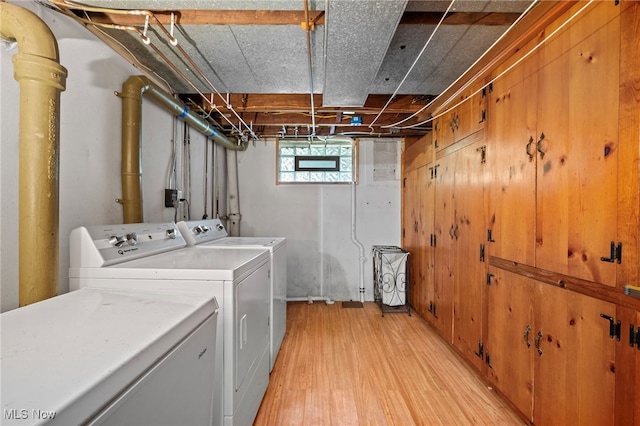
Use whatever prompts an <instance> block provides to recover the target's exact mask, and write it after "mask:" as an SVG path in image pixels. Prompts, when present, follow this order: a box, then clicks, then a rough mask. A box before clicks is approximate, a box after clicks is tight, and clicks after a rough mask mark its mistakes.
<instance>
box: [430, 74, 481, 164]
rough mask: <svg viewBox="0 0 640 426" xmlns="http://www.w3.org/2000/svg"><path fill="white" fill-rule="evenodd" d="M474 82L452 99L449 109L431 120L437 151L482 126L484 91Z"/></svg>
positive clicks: (479, 84)
mask: <svg viewBox="0 0 640 426" xmlns="http://www.w3.org/2000/svg"><path fill="white" fill-rule="evenodd" d="M482 86H483V84H481V83H476V84H474V85H472V86H471V87H470V88H469V89H467V90H465V91H464V92H462V94H461V95H460V96H458V97H457V98H456V99H454V100H452V102H451V103H450V105H451V107H449V108H450V110H448V109H445V110H444V111H443V114H442V116H440V117H438V118H436V119H435V120H434V121H433V133H434V136H433V138H434V145H435V149H436V150H437V151H439V150H442V149H444V148H447V147H449V146H450V145H452V144H454V143H456V142H459V141H461V140H463V139H465V138H466V137H468V136H469V135H471V134H473V133H475V132H477V131H480V130H482V129H483V128H484V122H485V120H486V114H487V111H486V91H485V90H481V89H482Z"/></svg>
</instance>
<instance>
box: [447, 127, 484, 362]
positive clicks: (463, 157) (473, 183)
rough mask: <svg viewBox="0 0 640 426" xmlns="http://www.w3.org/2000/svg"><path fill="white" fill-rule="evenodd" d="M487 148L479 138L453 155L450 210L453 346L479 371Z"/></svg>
mask: <svg viewBox="0 0 640 426" xmlns="http://www.w3.org/2000/svg"><path fill="white" fill-rule="evenodd" d="M487 149H488V147H487V145H486V144H485V142H484V140H483V139H482V138H480V140H479V141H478V142H475V143H473V144H471V145H469V146H466V147H464V148H462V149H460V150H459V151H457V152H456V153H455V154H454V155H455V161H456V168H455V172H454V181H455V189H454V200H453V202H454V206H453V220H452V223H453V226H454V228H453V232H452V234H453V241H452V242H453V245H454V249H453V269H454V282H453V285H454V295H453V344H454V346H455V347H456V348H457V349H458V350H459V351H460V353H461V354H462V355H463V356H464V357H465V358H466V359H467V360H469V362H471V363H472V364H473V365H474V366H475V367H476V368H477V369H478V370H480V369H481V367H482V358H481V356H480V351H481V349H480V345H481V342H482V320H483V296H484V294H483V289H484V287H485V281H486V268H485V265H486V263H485V259H486V256H485V243H486V231H487V223H486V217H485V211H486V209H485V205H484V204H485V196H484V181H485V173H486V171H487V164H486V156H487V155H488V152H487Z"/></svg>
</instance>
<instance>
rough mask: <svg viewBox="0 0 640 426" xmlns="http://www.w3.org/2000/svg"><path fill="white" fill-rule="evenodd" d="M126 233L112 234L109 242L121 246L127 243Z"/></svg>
mask: <svg viewBox="0 0 640 426" xmlns="http://www.w3.org/2000/svg"><path fill="white" fill-rule="evenodd" d="M125 241H126V240H125V238H124V235H112V236H111V237H109V244H111V245H112V246H115V247H120V246H122V245H123V244H124V243H125Z"/></svg>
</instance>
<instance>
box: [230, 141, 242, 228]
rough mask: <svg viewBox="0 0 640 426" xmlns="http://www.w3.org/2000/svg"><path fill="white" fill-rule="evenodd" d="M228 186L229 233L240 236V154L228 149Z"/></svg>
mask: <svg viewBox="0 0 640 426" xmlns="http://www.w3.org/2000/svg"><path fill="white" fill-rule="evenodd" d="M227 187H228V196H229V235H230V236H232V237H238V236H240V201H239V192H240V188H239V184H238V154H237V153H236V151H231V150H227Z"/></svg>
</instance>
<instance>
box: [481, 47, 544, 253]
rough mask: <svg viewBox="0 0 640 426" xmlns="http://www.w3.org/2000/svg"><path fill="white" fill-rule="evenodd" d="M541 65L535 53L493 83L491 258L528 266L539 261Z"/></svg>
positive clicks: (489, 130)
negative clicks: (537, 135) (538, 94)
mask: <svg viewBox="0 0 640 426" xmlns="http://www.w3.org/2000/svg"><path fill="white" fill-rule="evenodd" d="M525 50H527V49H525ZM536 67H537V62H536V58H535V55H533V56H532V57H531V58H529V59H528V60H526V61H524V62H523V63H522V64H521V65H520V66H518V67H516V68H514V69H513V70H512V71H510V72H509V73H507V74H505V75H504V76H503V77H502V78H500V79H498V80H496V81H495V82H494V83H493V89H492V90H490V93H489V100H488V103H489V105H488V110H489V112H488V121H487V140H488V141H490V143H491V155H490V156H489V157H488V162H489V164H490V166H491V167H490V169H489V170H490V172H491V177H490V183H489V187H488V189H487V190H488V192H489V212H490V214H489V224H488V227H489V228H490V229H491V235H492V240H493V241H494V242H490V243H488V244H487V247H488V249H489V251H490V254H491V255H492V256H497V257H500V258H503V259H509V260H513V261H516V262H520V263H525V264H528V265H535V223H536V220H535V214H536V208H535V200H536V198H535V197H536V157H535V153H536V147H535V143H534V140H533V138H534V136H535V133H536V127H535V126H536V92H537V74H536ZM500 71H501V70H498V72H497V73H499V72H500ZM497 73H496V75H497ZM530 141H531V143H530ZM527 149H528V150H529V152H530V153H531V154H532V155H531V156H529V155H528V154H527Z"/></svg>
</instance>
